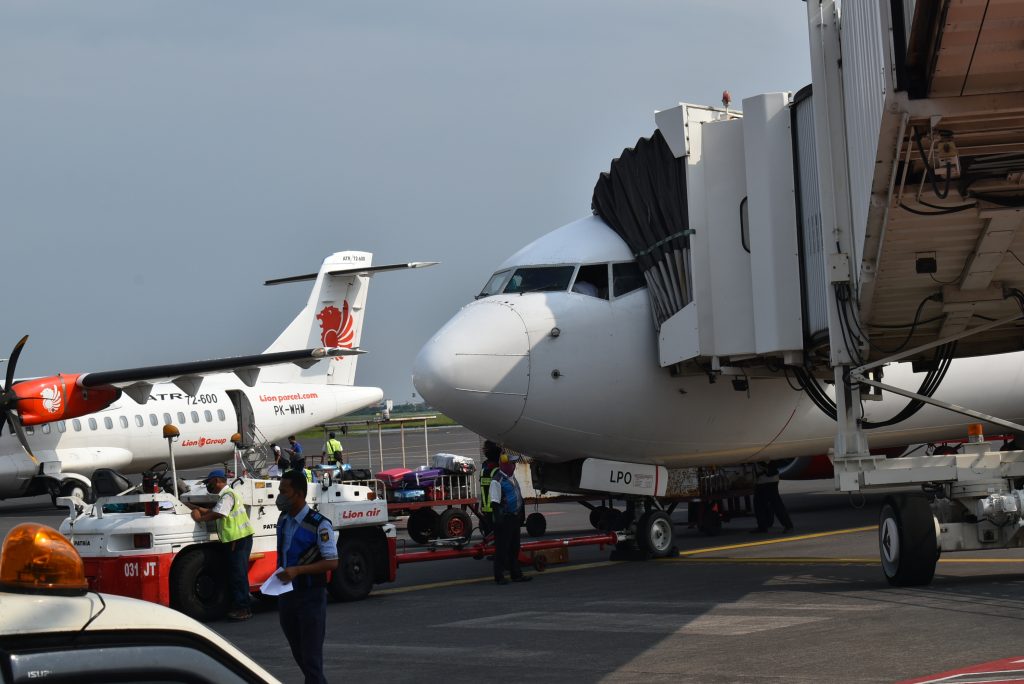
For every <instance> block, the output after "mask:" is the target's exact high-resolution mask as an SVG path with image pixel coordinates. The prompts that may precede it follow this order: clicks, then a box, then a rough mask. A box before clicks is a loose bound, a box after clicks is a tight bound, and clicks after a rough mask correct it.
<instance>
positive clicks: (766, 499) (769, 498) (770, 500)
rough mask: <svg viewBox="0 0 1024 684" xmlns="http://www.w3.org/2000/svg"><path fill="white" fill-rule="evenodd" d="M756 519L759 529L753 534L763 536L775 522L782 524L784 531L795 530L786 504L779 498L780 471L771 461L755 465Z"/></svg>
mask: <svg viewBox="0 0 1024 684" xmlns="http://www.w3.org/2000/svg"><path fill="white" fill-rule="evenodd" d="M754 477H755V480H754V517H755V518H756V519H757V527H756V528H754V529H752V530H750V533H751V534H763V533H765V532H767V531H768V528H769V527H771V526H772V524H773V523H774V522H775V518H778V519H779V522H780V523H782V531H783V532H789V531H790V530H792V529H793V521H792V520H790V518H789V512H788V511H787V510H786V504H785V503H783V501H782V497H781V496H779V469H778V468H776V467H775V464H773V463H771V462H770V461H761V462H759V463H756V464H754Z"/></svg>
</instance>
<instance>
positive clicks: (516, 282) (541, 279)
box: [505, 266, 576, 294]
mask: <svg viewBox="0 0 1024 684" xmlns="http://www.w3.org/2000/svg"><path fill="white" fill-rule="evenodd" d="M575 270H576V267H575V266H528V267H526V268H517V269H516V272H515V273H514V274H513V275H512V278H511V279H509V281H508V285H507V286H506V287H505V293H506V294H514V293H516V292H565V291H566V290H567V289H569V281H570V280H572V274H573V271H575Z"/></svg>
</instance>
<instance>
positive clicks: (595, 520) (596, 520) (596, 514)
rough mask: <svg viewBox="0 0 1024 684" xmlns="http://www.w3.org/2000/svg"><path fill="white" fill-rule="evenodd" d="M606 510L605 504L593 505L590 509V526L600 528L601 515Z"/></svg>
mask: <svg viewBox="0 0 1024 684" xmlns="http://www.w3.org/2000/svg"><path fill="white" fill-rule="evenodd" d="M606 510H608V508H607V507H606V506H595V507H594V508H591V509H590V526H591V527H593V528H594V529H595V530H599V529H601V517H602V516H603V515H604V512H605V511H606Z"/></svg>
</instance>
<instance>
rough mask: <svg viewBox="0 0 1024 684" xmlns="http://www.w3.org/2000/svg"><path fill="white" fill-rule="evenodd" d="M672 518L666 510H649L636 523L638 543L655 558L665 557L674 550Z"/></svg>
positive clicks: (641, 548)
mask: <svg viewBox="0 0 1024 684" xmlns="http://www.w3.org/2000/svg"><path fill="white" fill-rule="evenodd" d="M672 542H673V531H672V518H670V517H668V514H667V513H665V511H648V512H646V513H644V514H643V515H642V516H640V520H639V521H638V522H637V524H636V544H637V546H638V547H640V550H641V551H643V552H644V553H648V554H650V555H651V556H653V557H654V558H664V557H666V556H668V555H669V554H670V553H671V552H672V546H673V543H672Z"/></svg>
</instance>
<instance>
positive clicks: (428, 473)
mask: <svg viewBox="0 0 1024 684" xmlns="http://www.w3.org/2000/svg"><path fill="white" fill-rule="evenodd" d="M442 475H444V471H443V470H441V469H440V468H428V467H426V466H420V467H419V468H417V469H416V470H413V471H410V472H408V473H406V474H405V475H404V476H403V477H402V481H403V482H405V486H406V487H433V486H434V484H435V483H436V482H437V480H438V479H439V478H440V477H441V476H442Z"/></svg>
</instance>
